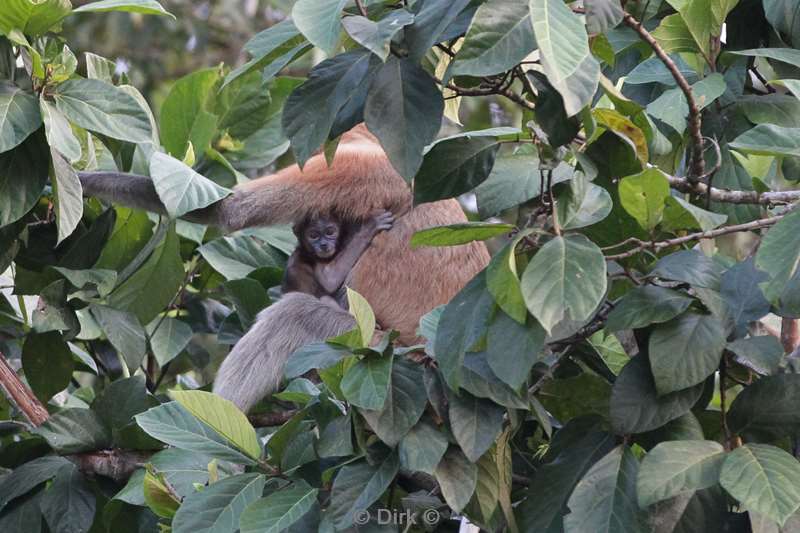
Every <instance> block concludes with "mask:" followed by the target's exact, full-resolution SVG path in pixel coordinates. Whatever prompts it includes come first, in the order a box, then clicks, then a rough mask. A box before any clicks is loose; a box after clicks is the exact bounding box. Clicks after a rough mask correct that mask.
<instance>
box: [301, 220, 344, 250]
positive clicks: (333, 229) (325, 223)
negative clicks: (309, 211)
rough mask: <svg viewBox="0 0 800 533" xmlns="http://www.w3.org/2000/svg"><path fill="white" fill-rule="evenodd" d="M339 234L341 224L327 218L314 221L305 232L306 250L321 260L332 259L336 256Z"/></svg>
mask: <svg viewBox="0 0 800 533" xmlns="http://www.w3.org/2000/svg"><path fill="white" fill-rule="evenodd" d="M339 232H340V228H339V223H338V222H337V221H335V220H332V219H330V218H325V217H320V218H317V219H314V220H312V221H311V222H309V223H308V226H307V227H306V228H305V231H304V232H303V239H304V240H305V243H306V249H307V250H310V251H311V252H312V253H313V254H314V255H315V256H316V257H317V258H319V259H330V258H331V257H333V256H334V255H336V250H337V244H338V242H339Z"/></svg>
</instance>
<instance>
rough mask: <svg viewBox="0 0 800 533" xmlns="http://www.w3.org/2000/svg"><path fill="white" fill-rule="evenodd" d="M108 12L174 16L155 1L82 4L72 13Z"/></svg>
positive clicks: (132, 0)
mask: <svg viewBox="0 0 800 533" xmlns="http://www.w3.org/2000/svg"><path fill="white" fill-rule="evenodd" d="M108 11H127V12H129V13H141V14H143V15H166V16H168V17H172V18H173V19H174V18H175V16H174V15H173V14H172V13H170V12H168V11H167V10H165V9H164V8H163V7H162V6H161V4H159V3H158V2H156V0H100V1H99V2H91V3H89V4H84V5H82V6H80V7H79V8H77V9H75V10H74V11H73V13H87V12H88V13H105V12H108Z"/></svg>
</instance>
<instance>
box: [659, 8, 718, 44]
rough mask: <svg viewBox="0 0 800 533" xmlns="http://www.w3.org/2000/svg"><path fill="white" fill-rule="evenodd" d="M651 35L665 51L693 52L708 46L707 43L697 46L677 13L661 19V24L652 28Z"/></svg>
mask: <svg viewBox="0 0 800 533" xmlns="http://www.w3.org/2000/svg"><path fill="white" fill-rule="evenodd" d="M652 35H653V37H654V38H655V39H656V42H658V44H660V45H661V48H663V49H664V51H665V52H692V53H695V52H700V51H704V50H706V49H707V48H708V45H707V44H706V45H703V47H698V45H697V41H695V39H694V36H693V35H692V32H691V31H689V27H688V26H687V25H686V22H684V20H683V18H682V17H681V15H680V14H678V13H675V14H674V15H669V16H666V17H664V18H663V19H661V24H659V25H658V28H656V29H655V30H653V32H652Z"/></svg>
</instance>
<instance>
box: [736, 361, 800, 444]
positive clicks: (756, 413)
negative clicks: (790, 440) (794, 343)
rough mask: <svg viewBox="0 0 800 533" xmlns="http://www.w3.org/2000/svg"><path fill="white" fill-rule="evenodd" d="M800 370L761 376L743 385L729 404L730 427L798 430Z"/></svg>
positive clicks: (784, 431) (778, 433)
mask: <svg viewBox="0 0 800 533" xmlns="http://www.w3.org/2000/svg"><path fill="white" fill-rule="evenodd" d="M798 401H800V374H781V375H777V376H768V377H763V378H761V379H759V380H758V381H756V382H755V383H753V384H752V385H748V386H747V387H745V388H744V390H743V391H742V392H740V393H739V394H738V395H737V396H736V398H735V399H734V400H733V403H732V404H731V409H730V411H729V412H728V424H729V425H730V429H731V431H733V432H735V433H744V432H748V431H754V432H756V433H759V432H766V433H769V434H770V435H775V436H784V435H787V436H795V435H798V434H800V413H798V410H797V409H796V406H797V402H798Z"/></svg>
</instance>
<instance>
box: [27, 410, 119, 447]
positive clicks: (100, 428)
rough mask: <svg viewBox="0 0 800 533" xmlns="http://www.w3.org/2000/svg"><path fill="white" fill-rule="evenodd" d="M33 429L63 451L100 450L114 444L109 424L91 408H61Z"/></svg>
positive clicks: (51, 444) (51, 445) (48, 442)
mask: <svg viewBox="0 0 800 533" xmlns="http://www.w3.org/2000/svg"><path fill="white" fill-rule="evenodd" d="M33 431H34V433H36V434H37V435H40V436H42V437H44V439H45V440H46V441H47V444H49V445H50V447H51V448H53V450H55V451H56V452H58V453H60V454H71V453H81V452H88V451H93V450H101V449H103V448H108V447H110V446H111V444H112V440H111V431H110V428H108V427H107V426H106V425H105V424H104V423H103V420H102V419H101V418H100V416H99V415H98V414H97V413H95V412H94V411H92V410H90V409H81V408H74V409H73V408H69V409H62V410H61V411H59V412H58V413H56V414H54V415H52V416H50V418H48V419H47V421H46V422H45V423H44V424H42V425H41V426H39V427H37V428H35V429H34V430H33Z"/></svg>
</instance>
